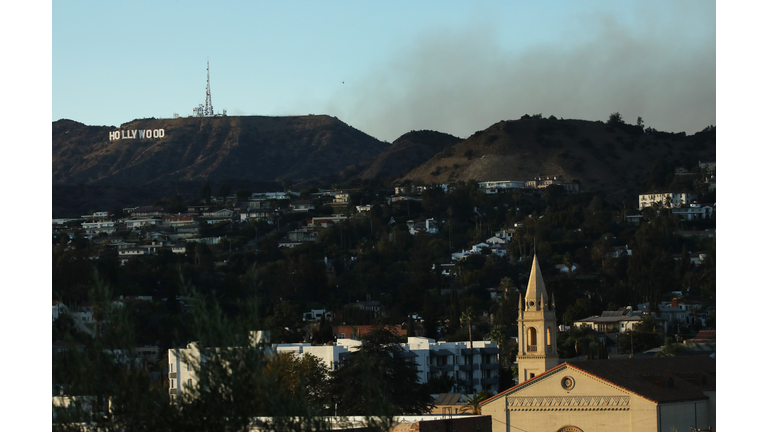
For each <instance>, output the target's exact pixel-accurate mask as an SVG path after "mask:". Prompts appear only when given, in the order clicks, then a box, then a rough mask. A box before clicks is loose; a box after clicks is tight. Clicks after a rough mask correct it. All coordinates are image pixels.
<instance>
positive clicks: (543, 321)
mask: <svg viewBox="0 0 768 432" xmlns="http://www.w3.org/2000/svg"><path fill="white" fill-rule="evenodd" d="M517 336H518V339H517V340H518V352H517V368H518V374H519V382H520V383H522V382H524V381H527V380H529V379H531V378H533V377H534V376H536V375H539V374H542V373H544V372H545V371H547V370H549V369H551V368H553V367H555V366H557V365H558V364H559V363H560V362H559V357H558V355H557V322H556V319H555V300H554V297H552V298H550V296H549V295H548V294H547V289H546V287H545V286H544V278H543V277H542V276H541V269H539V262H538V260H537V258H536V254H535V253H534V255H533V265H532V267H531V276H530V277H529V278H528V289H527V290H526V292H525V298H523V296H522V294H521V295H520V304H519V315H518V317H517Z"/></svg>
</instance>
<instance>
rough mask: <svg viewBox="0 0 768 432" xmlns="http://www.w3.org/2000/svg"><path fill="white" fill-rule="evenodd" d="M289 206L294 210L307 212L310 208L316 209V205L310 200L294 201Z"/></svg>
mask: <svg viewBox="0 0 768 432" xmlns="http://www.w3.org/2000/svg"><path fill="white" fill-rule="evenodd" d="M289 208H290V210H291V211H292V212H301V213H306V212H308V211H310V210H314V209H315V205H314V204H313V203H312V201H309V200H303V201H292V202H291V204H290V206H289Z"/></svg>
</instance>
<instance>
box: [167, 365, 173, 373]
mask: <svg viewBox="0 0 768 432" xmlns="http://www.w3.org/2000/svg"><path fill="white" fill-rule="evenodd" d="M168 366H170V368H169V369H168V371H169V372H173V363H168Z"/></svg>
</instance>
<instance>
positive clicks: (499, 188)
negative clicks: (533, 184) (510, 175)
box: [477, 180, 525, 194]
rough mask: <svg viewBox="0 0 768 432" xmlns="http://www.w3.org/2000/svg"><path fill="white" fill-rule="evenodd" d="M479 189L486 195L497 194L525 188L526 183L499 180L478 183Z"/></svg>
mask: <svg viewBox="0 0 768 432" xmlns="http://www.w3.org/2000/svg"><path fill="white" fill-rule="evenodd" d="M477 187H478V188H479V189H480V190H482V191H483V192H485V193H486V194H497V193H500V192H502V193H503V192H505V191H507V190H511V189H520V188H524V187H525V182H524V181H519V180H499V181H487V182H478V183H477Z"/></svg>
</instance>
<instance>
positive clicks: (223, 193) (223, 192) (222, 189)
mask: <svg viewBox="0 0 768 432" xmlns="http://www.w3.org/2000/svg"><path fill="white" fill-rule="evenodd" d="M231 189H232V188H231V187H230V186H229V185H228V184H226V183H224V184H222V185H221V186H219V196H220V197H224V198H226V197H227V195H229V192H230V190H231Z"/></svg>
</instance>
